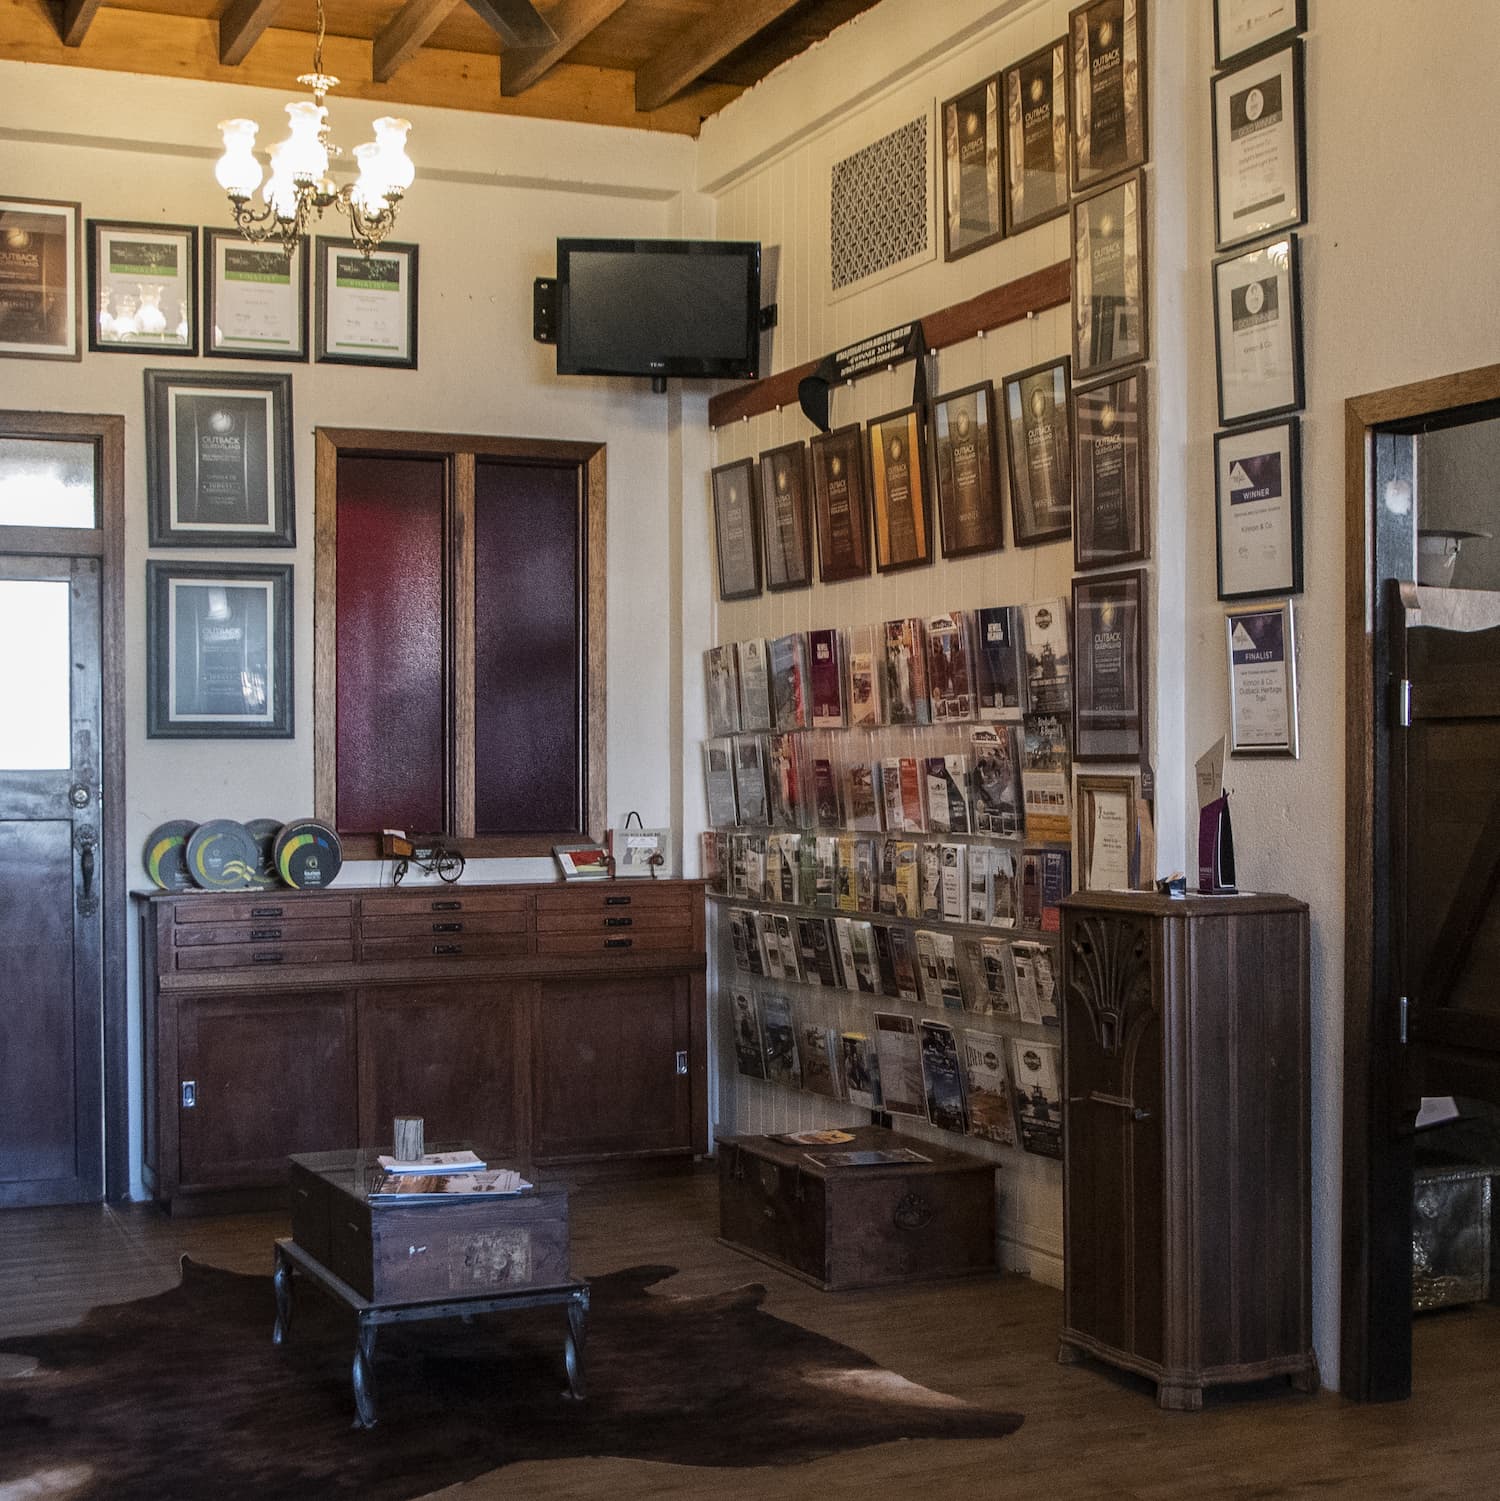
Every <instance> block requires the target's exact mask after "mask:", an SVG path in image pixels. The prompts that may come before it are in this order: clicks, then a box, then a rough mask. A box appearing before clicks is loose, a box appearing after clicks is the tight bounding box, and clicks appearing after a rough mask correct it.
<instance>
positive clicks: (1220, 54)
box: [1214, 0, 1307, 68]
mask: <svg viewBox="0 0 1500 1501" xmlns="http://www.w3.org/2000/svg"><path fill="white" fill-rule="evenodd" d="M1306 30H1307V0H1214V67H1216V68H1223V67H1226V66H1227V65H1228V64H1230V63H1232V62H1234V61H1235V60H1236V59H1237V58H1241V57H1244V56H1246V54H1248V53H1251V52H1254V51H1255V50H1256V49H1257V48H1260V47H1265V46H1269V45H1270V44H1271V43H1272V42H1280V41H1283V40H1285V39H1286V38H1287V37H1292V36H1296V35H1297V34H1298V33H1299V32H1303V31H1306Z"/></svg>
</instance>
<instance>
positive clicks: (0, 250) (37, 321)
mask: <svg viewBox="0 0 1500 1501" xmlns="http://www.w3.org/2000/svg"><path fill="white" fill-rule="evenodd" d="M81 212H82V211H81V209H80V208H79V206H78V204H76V203H53V202H50V201H48V200H44V199H36V198H0V356H4V357H5V358H8V359H25V360H81V359H82V358H83V298H82V297H81V296H80V291H79V289H80V288H81V286H82V279H81V276H80V269H81V265H82V246H81V241H80V239H79V234H78V228H79V224H80V222H81V220H80V214H81Z"/></svg>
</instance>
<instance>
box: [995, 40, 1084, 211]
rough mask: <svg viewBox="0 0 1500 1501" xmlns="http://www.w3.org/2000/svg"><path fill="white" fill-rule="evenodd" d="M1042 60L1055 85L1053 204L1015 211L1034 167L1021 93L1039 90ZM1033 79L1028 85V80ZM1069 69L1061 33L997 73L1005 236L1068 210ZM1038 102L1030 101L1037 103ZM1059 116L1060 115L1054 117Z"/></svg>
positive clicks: (1048, 175) (1049, 175) (1022, 197)
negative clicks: (1029, 161) (1028, 156)
mask: <svg viewBox="0 0 1500 1501" xmlns="http://www.w3.org/2000/svg"><path fill="white" fill-rule="evenodd" d="M1044 65H1050V66H1051V69H1052V74H1053V87H1052V99H1051V120H1052V125H1051V129H1052V134H1053V144H1052V166H1051V169H1050V171H1049V172H1047V173H1045V174H1044V175H1045V176H1047V177H1050V178H1051V180H1052V184H1053V192H1052V195H1051V196H1052V200H1053V201H1052V203H1051V204H1050V205H1049V206H1047V207H1044V208H1041V209H1035V208H1033V209H1030V210H1026V209H1024V207H1023V209H1022V211H1021V212H1020V213H1018V212H1017V202H1018V199H1019V201H1020V202H1021V203H1022V204H1023V205H1024V202H1025V196H1026V191H1025V190H1026V183H1027V180H1028V176H1029V174H1030V173H1031V172H1033V171H1035V170H1036V169H1035V168H1034V167H1028V165H1027V162H1026V147H1027V134H1028V132H1027V128H1026V111H1027V100H1026V98H1025V97H1024V95H1025V94H1027V93H1030V94H1033V95H1036V94H1037V93H1038V92H1039V83H1040V77H1039V75H1040V74H1041V72H1042V71H1044ZM1059 73H1060V74H1061V85H1062V86H1061V88H1060V89H1059V87H1058V74H1059ZM1027 78H1030V79H1031V84H1030V85H1029V86H1028V85H1027V83H1026V79H1027ZM1068 79H1069V68H1068V39H1067V37H1065V36H1060V37H1054V38H1053V39H1052V40H1051V41H1050V42H1048V43H1047V45H1046V46H1045V47H1038V48H1037V50H1036V51H1035V52H1033V53H1031V54H1029V55H1028V56H1026V57H1023V58H1022V59H1021V60H1020V62H1017V63H1012V64H1011V65H1010V66H1009V67H1008V68H1006V69H1005V70H1004V71H1003V72H1002V73H1001V75H1000V114H1001V118H1002V120H1003V122H1004V133H1003V145H1004V156H1003V163H1002V170H1001V174H1000V177H1001V184H1002V195H1003V197H1004V199H1005V232H1006V234H1007V235H1014V234H1020V233H1021V231H1022V230H1027V229H1031V228H1033V227H1034V226H1036V225H1038V224H1046V223H1047V222H1048V221H1049V220H1052V219H1056V218H1059V217H1061V216H1062V215H1063V214H1065V213H1067V211H1068V183H1069V173H1070V167H1069V161H1070V158H1071V154H1072V152H1071V146H1070V142H1071V140H1072V131H1071V129H1070V121H1071V116H1070V115H1069V113H1068V95H1069V82H1068ZM1039 104H1040V99H1038V100H1037V104H1034V105H1032V108H1036V107H1037V105H1039ZM1059 116H1061V119H1059V118H1058V117H1059Z"/></svg>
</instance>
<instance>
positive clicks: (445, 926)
mask: <svg viewBox="0 0 1500 1501" xmlns="http://www.w3.org/2000/svg"><path fill="white" fill-rule="evenodd" d="M463 930H464V925H463V924H462V923H461V922H435V923H433V925H432V931H433V932H434V933H462V932H463Z"/></svg>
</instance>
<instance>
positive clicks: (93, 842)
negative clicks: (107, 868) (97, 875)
mask: <svg viewBox="0 0 1500 1501" xmlns="http://www.w3.org/2000/svg"><path fill="white" fill-rule="evenodd" d="M74 843H75V844H76V845H77V846H78V875H79V883H80V890H79V893H78V915H79V916H80V917H92V916H93V915H94V913H96V912H97V911H98V910H99V898H98V897H97V896H95V895H94V872H95V870H96V868H97V861H96V859H95V856H94V850H95V847H96V846H97V845H98V843H99V836H98V835H97V834H96V833H95V832H94V831H93V830H92V829H80V830H79V831H78V833H77V834H76V835H75V836H74Z"/></svg>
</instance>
